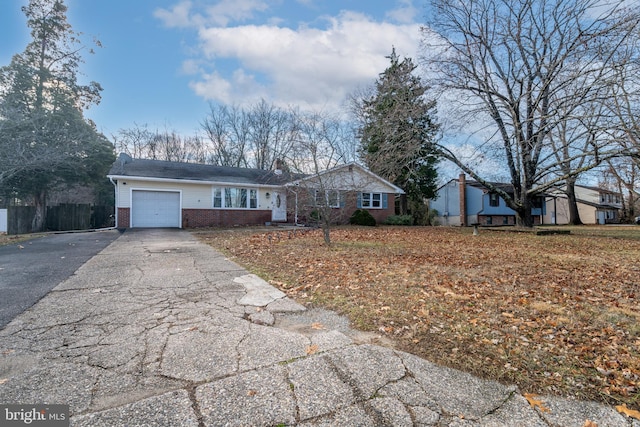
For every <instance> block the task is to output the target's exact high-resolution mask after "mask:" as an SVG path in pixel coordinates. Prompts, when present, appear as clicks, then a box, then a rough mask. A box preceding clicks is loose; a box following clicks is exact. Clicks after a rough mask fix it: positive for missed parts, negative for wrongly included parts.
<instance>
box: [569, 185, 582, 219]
mask: <svg viewBox="0 0 640 427" xmlns="http://www.w3.org/2000/svg"><path fill="white" fill-rule="evenodd" d="M566 183H567V189H566V191H565V193H566V195H567V199H568V201H569V224H571V225H582V220H581V219H580V212H578V201H577V200H576V180H575V179H574V178H568V179H567V181H566Z"/></svg>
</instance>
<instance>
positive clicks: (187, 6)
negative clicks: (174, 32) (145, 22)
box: [153, 0, 197, 28]
mask: <svg viewBox="0 0 640 427" xmlns="http://www.w3.org/2000/svg"><path fill="white" fill-rule="evenodd" d="M191 6H192V3H191V2H190V1H189V0H185V1H181V2H180V3H178V4H176V5H175V6H173V7H172V8H171V9H169V10H167V9H156V10H155V11H154V12H153V16H155V17H156V18H158V19H160V20H161V21H162V22H163V23H164V25H166V26H167V27H169V28H174V27H178V28H181V27H190V26H192V25H193V23H194V20H196V19H197V17H196V16H191Z"/></svg>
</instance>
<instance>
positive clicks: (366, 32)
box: [192, 12, 420, 108]
mask: <svg viewBox="0 0 640 427" xmlns="http://www.w3.org/2000/svg"><path fill="white" fill-rule="evenodd" d="M325 20H326V23H327V25H326V27H325V28H322V29H320V28H311V27H308V26H301V27H299V28H297V29H291V28H285V27H277V26H270V25H257V26H256V25H245V26H236V27H209V28H203V29H201V30H200V32H199V38H200V41H201V52H202V55H203V57H204V58H206V59H207V60H208V61H210V65H211V66H212V68H214V69H216V70H217V74H216V75H215V81H216V82H217V84H215V85H213V84H211V83H212V81H211V80H212V77H211V75H206V76H203V79H202V81H201V82H196V83H194V84H193V86H192V87H194V88H195V87H197V88H198V91H197V93H198V94H199V95H200V96H203V97H205V98H207V99H211V100H219V101H221V102H225V100H228V99H232V100H233V102H234V103H238V104H242V103H245V102H249V103H251V102H254V101H255V98H256V97H255V94H260V96H262V97H264V98H265V99H267V100H268V101H270V102H274V103H276V104H280V105H296V106H300V107H302V108H305V107H307V108H325V107H329V106H331V107H337V106H339V105H340V104H341V103H342V102H343V100H344V98H345V96H346V95H347V94H348V93H349V92H351V91H352V90H353V89H355V87H356V86H358V85H364V84H369V83H371V82H373V81H374V80H375V79H376V78H377V77H378V74H379V73H381V72H382V71H384V69H385V68H386V67H387V66H388V59H387V58H385V57H386V56H388V55H389V54H390V53H391V49H392V47H393V46H395V48H396V51H397V52H398V54H399V55H401V56H411V57H415V55H416V52H417V50H418V46H419V41H420V32H419V25H418V24H404V25H395V24H390V23H386V22H375V21H372V20H371V19H370V18H368V17H367V16H365V15H363V14H359V13H354V12H343V13H341V14H340V15H338V16H336V17H326V18H325ZM227 60H233V62H234V63H237V64H239V65H238V66H237V67H236V69H235V70H234V72H231V73H229V72H225V73H224V76H226V77H224V76H223V72H222V70H223V68H224V66H225V63H226V61H227ZM238 70H243V73H244V74H243V75H245V76H246V75H248V74H251V75H253V76H255V77H252V78H251V80H250V81H248V80H246V78H245V79H239V78H238V73H237V72H238ZM222 80H224V81H225V82H226V86H225V87H226V89H227V90H226V91H220V90H219V84H220V83H221V81H222ZM249 83H250V84H249ZM248 86H251V90H248V89H247V87H248ZM222 94H224V95H222ZM251 94H254V96H251Z"/></svg>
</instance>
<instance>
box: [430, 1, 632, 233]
mask: <svg viewBox="0 0 640 427" xmlns="http://www.w3.org/2000/svg"><path fill="white" fill-rule="evenodd" d="M431 3H432V6H433V10H432V15H433V21H432V22H431V23H430V26H429V27H425V28H424V29H423V35H424V42H425V49H424V55H425V57H424V63H425V65H426V66H427V67H428V69H429V70H430V71H431V72H433V73H434V74H433V76H434V80H432V82H433V83H434V84H435V85H437V87H438V88H439V89H440V90H441V93H442V94H447V99H448V100H449V102H458V103H459V104H460V107H461V108H459V109H458V113H459V114H460V113H461V112H466V115H465V116H464V119H465V120H467V121H469V122H472V121H474V120H477V119H478V118H487V119H488V121H489V122H490V123H491V127H492V129H493V130H494V133H493V134H492V136H489V137H488V138H487V139H486V140H485V141H483V145H481V147H480V151H485V152H490V151H493V150H496V148H499V152H500V161H501V162H502V163H503V164H504V165H505V167H506V168H507V169H508V171H509V174H510V178H511V183H512V184H513V187H514V194H513V195H510V194H508V193H507V192H505V191H503V190H501V189H500V188H497V187H495V186H494V185H492V183H491V182H490V181H489V180H487V179H485V178H484V177H482V176H480V174H479V173H478V172H477V170H475V169H474V168H472V167H471V166H470V165H469V164H468V163H467V162H465V161H463V160H462V159H461V158H459V156H457V155H456V153H454V150H452V149H451V148H450V147H446V146H444V145H440V146H439V152H440V154H441V155H442V156H443V157H444V158H446V159H448V160H450V161H452V162H453V163H455V164H456V165H458V166H459V167H460V168H461V169H462V170H464V171H465V172H466V173H468V174H470V175H471V176H472V177H473V178H474V179H476V180H477V181H479V182H481V183H482V184H483V185H485V186H486V187H488V188H489V189H490V190H491V191H494V192H496V193H498V194H499V195H500V196H501V197H502V198H503V199H504V200H505V201H506V202H507V204H508V205H509V206H510V207H511V208H512V209H514V210H515V212H516V217H517V222H518V224H519V225H522V226H532V225H533V216H532V213H531V207H532V202H533V199H534V197H536V196H538V195H540V194H543V193H544V191H546V190H547V189H549V188H551V187H553V186H556V185H557V184H559V183H562V182H564V181H565V180H566V179H567V178H570V177H572V176H577V175H579V174H580V173H583V172H584V171H586V170H589V169H592V168H594V167H596V166H598V165H599V164H600V162H602V161H603V160H606V159H607V158H612V157H616V156H620V155H623V154H624V152H622V151H621V150H620V147H619V146H616V145H615V144H613V143H612V140H611V139H607V138H595V139H593V140H592V141H590V142H589V144H587V151H586V152H583V154H582V155H580V157H581V158H584V159H585V161H584V163H583V164H582V166H580V167H577V168H574V166H572V167H571V170H570V171H568V172H563V171H562V168H561V166H562V164H566V163H567V158H565V157H564V156H560V157H559V158H558V157H557V156H556V155H555V150H557V149H558V148H560V149H562V147H563V146H562V144H560V146H556V147H555V148H554V147H553V145H552V144H551V143H550V135H551V134H552V133H554V132H556V134H557V132H558V131H559V130H561V129H559V127H560V126H562V125H563V124H564V123H566V122H567V120H572V119H575V118H576V114H579V115H585V114H587V115H588V114H597V113H594V112H595V111H599V110H598V109H588V110H584V109H581V108H579V106H581V105H592V104H595V103H598V102H602V101H603V98H604V97H606V94H610V93H611V92H610V88H611V87H612V86H613V85H615V82H616V72H615V70H616V69H618V68H620V67H625V66H626V65H627V64H626V61H627V60H628V57H626V56H624V55H620V52H621V48H625V49H623V51H626V48H627V47H628V46H631V45H632V42H633V41H634V40H633V37H635V36H637V31H638V13H637V12H636V11H635V10H630V9H624V8H623V2H622V1H615V2H610V3H602V2H600V1H598V0H587V1H578V0H556V1H544V0H471V1H463V0H432V2H431ZM461 117H462V115H461ZM581 119H584V116H583V117H581ZM595 122H597V123H600V122H599V121H597V120H595ZM585 123H591V124H592V123H594V120H593V119H590V120H585ZM598 126H599V125H598ZM558 141H559V140H558V139H557V138H556V142H558ZM573 142H575V141H573ZM574 155H577V153H576V152H573V151H571V152H570V153H569V157H573V156H574Z"/></svg>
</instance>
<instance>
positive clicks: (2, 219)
mask: <svg viewBox="0 0 640 427" xmlns="http://www.w3.org/2000/svg"><path fill="white" fill-rule="evenodd" d="M6 232H7V210H6V209H0V233H6Z"/></svg>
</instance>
